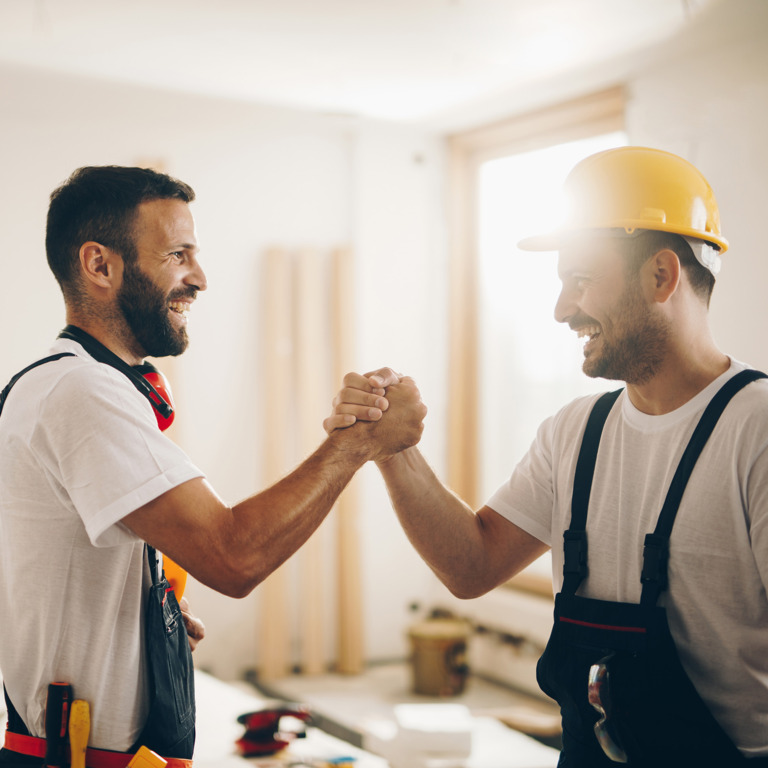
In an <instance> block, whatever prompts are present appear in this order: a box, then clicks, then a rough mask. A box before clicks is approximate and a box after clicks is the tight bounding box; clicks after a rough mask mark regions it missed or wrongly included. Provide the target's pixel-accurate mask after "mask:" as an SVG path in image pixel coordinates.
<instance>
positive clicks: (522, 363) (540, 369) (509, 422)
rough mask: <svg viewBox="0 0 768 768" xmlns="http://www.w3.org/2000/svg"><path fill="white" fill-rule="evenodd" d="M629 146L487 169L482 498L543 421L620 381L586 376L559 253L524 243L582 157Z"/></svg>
mask: <svg viewBox="0 0 768 768" xmlns="http://www.w3.org/2000/svg"><path fill="white" fill-rule="evenodd" d="M626 143H627V142H626V136H625V135H624V133H611V134H606V135H602V136H596V137H593V138H589V139H585V140H581V141H574V142H569V143H567V144H560V145H557V146H553V147H549V148H547V149H542V150H537V151H535V152H527V153H524V154H519V155H512V156H509V157H503V158H500V159H497V160H492V161H489V162H487V163H484V164H483V165H482V166H481V167H480V171H479V178H478V189H479V195H478V205H479V210H478V220H479V243H478V247H479V262H480V350H479V352H480V377H479V379H480V391H481V393H482V395H481V400H482V402H481V403H480V412H481V428H480V433H481V435H480V442H481V446H482V448H481V450H482V462H481V468H480V483H481V491H482V494H481V496H482V498H483V499H486V498H488V496H490V494H491V493H493V491H495V490H496V488H498V487H499V485H501V484H502V483H503V482H504V481H505V480H506V478H507V477H508V476H509V475H510V474H511V472H512V469H513V468H514V466H515V464H516V463H517V462H518V461H519V460H520V459H521V458H522V456H523V455H524V454H525V452H526V451H527V450H528V447H529V445H530V443H531V442H532V440H533V439H534V437H535V435H536V430H537V428H538V425H539V424H540V423H541V421H543V420H544V419H545V418H546V417H547V416H549V415H551V414H553V413H555V412H556V411H557V410H559V409H560V408H561V407H562V406H564V405H565V404H566V403H568V402H569V401H570V400H572V399H574V398H575V397H578V396H580V395H584V394H589V393H591V392H597V391H604V390H606V389H608V388H610V386H611V383H609V382H606V381H605V380H603V379H590V378H588V377H587V376H585V375H584V374H583V373H582V371H581V365H582V362H583V355H582V344H581V342H580V341H578V340H577V338H576V335H575V334H574V333H573V331H571V330H570V329H569V328H568V327H567V326H565V325H562V324H560V323H557V322H556V321H555V319H554V308H555V302H556V300H557V297H558V295H559V291H560V282H559V280H558V278H557V254H556V253H535V252H533V253H532V252H525V251H520V250H518V249H517V247H516V244H517V242H518V241H519V240H521V239H522V238H524V237H527V236H529V235H537V234H542V233H545V232H548V231H550V230H551V229H553V228H554V227H555V226H556V225H557V224H558V223H559V222H560V221H561V220H562V218H563V215H564V203H563V198H562V194H561V190H562V186H563V182H564V180H565V177H566V176H567V174H568V172H569V171H570V170H571V168H573V166H574V165H575V164H576V163H577V162H578V161H579V160H581V159H582V158H584V157H586V156H588V155H591V154H593V153H594V152H599V151H600V150H603V149H609V148H611V147H616V146H623V145H626ZM544 567H545V568H546V567H548V566H546V564H544Z"/></svg>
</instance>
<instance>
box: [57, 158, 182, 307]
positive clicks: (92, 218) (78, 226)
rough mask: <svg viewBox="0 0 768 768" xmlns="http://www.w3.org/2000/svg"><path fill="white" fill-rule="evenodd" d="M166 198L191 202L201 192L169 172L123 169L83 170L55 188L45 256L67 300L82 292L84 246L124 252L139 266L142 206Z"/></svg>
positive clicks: (99, 168)
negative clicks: (78, 284) (137, 225)
mask: <svg viewBox="0 0 768 768" xmlns="http://www.w3.org/2000/svg"><path fill="white" fill-rule="evenodd" d="M166 199H177V200H182V201H183V202H185V203H190V202H192V201H193V200H194V199H195V192H194V190H193V189H192V187H190V186H189V185H188V184H185V183H184V182H183V181H179V180H178V179H174V178H173V177H171V176H168V175H166V174H164V173H158V172H157V171H153V170H151V169H149V168H127V167H123V166H117V165H105V166H86V167H83V168H78V169H77V170H76V171H75V172H74V173H73V174H72V175H71V176H70V177H69V178H68V179H67V180H66V181H65V182H64V183H63V184H62V185H61V186H59V187H58V188H57V189H55V190H54V191H53V192H52V193H51V202H50V206H49V207H48V221H47V226H46V233H45V251H46V256H47V258H48V266H50V268H51V271H52V272H53V274H54V276H55V277H56V280H57V281H58V283H59V285H60V286H61V289H62V291H63V293H64V294H65V296H67V295H68V294H70V295H71V294H72V293H75V294H76V293H77V290H76V288H75V286H74V277H75V275H76V274H77V264H78V262H79V253H80V246H81V245H82V244H83V243H85V242H88V241H89V240H93V241H94V242H97V243H101V244H102V245H104V246H106V247H107V248H110V249H111V250H113V251H115V252H116V253H119V254H120V255H121V256H122V257H123V259H124V260H125V261H126V262H131V261H134V260H135V258H136V252H135V246H134V233H133V226H134V222H135V219H136V214H137V209H138V206H139V205H140V204H141V203H144V202H148V201H151V200H166Z"/></svg>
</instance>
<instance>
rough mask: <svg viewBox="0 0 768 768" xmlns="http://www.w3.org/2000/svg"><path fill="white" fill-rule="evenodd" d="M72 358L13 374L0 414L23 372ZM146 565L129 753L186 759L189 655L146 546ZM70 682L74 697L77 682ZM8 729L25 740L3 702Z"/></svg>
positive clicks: (98, 351) (88, 342) (191, 698)
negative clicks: (142, 720) (136, 708)
mask: <svg viewBox="0 0 768 768" xmlns="http://www.w3.org/2000/svg"><path fill="white" fill-rule="evenodd" d="M61 336H64V337H67V338H71V339H74V340H76V341H78V342H79V343H80V344H82V345H83V347H84V348H85V349H86V350H87V351H88V352H89V353H90V354H91V355H92V356H93V357H94V358H95V359H96V360H98V361H99V362H102V363H106V364H107V365H111V366H113V367H114V368H117V369H118V370H119V371H121V372H122V373H124V374H125V375H126V376H127V377H128V378H129V379H130V380H131V382H132V383H133V384H134V386H136V388H137V389H138V390H139V391H140V392H142V394H144V395H145V396H146V397H147V399H148V400H149V401H150V403H152V405H153V408H157V407H158V400H159V401H160V403H162V405H163V406H165V407H166V408H169V406H168V404H167V403H165V401H164V400H163V399H162V397H160V395H159V394H158V393H157V391H156V390H155V389H154V388H153V387H152V386H151V384H149V382H147V380H146V379H145V378H144V377H143V376H141V374H139V373H137V372H135V371H133V370H132V369H131V367H130V366H129V365H128V364H127V363H125V362H124V361H122V360H120V358H118V357H117V356H116V355H114V354H113V353H112V352H110V350H108V349H107V348H106V347H104V346H103V345H102V344H100V343H99V342H98V341H97V340H96V339H94V338H93V337H91V336H90V335H88V334H87V333H85V332H84V331H82V330H80V329H79V328H75V327H74V326H67V328H66V329H65V330H64V331H63V332H62V333H61ZM71 356H73V355H72V353H71V352H62V353H59V354H56V355H51V356H50V357H46V358H44V359H42V360H38V361H37V362H35V363H33V364H32V365H30V366H28V367H27V368H25V369H24V370H23V371H21V372H20V373H18V374H16V376H14V377H13V378H12V379H11V381H10V382H9V383H8V385H7V386H6V387H5V389H4V390H3V391H2V393H0V412H2V407H3V405H4V403H5V399H6V397H7V396H8V393H9V392H10V390H11V387H13V385H14V384H15V383H16V382H17V381H18V379H19V378H20V377H21V376H22V375H24V374H25V373H27V371H29V370H31V369H33V368H35V367H37V366H38V365H42V364H43V363H49V362H54V361H56V360H58V359H60V358H62V357H71ZM145 555H146V562H147V566H148V567H149V570H150V573H151V576H152V586H151V587H150V590H149V596H148V598H147V604H146V609H145V616H144V618H145V640H146V651H147V665H148V671H149V675H148V683H149V714H148V716H147V721H146V724H145V726H144V729H143V730H142V733H141V735H140V737H139V739H138V740H137V741H136V744H135V745H134V746H133V748H132V749H131V752H135V751H136V750H138V748H139V747H140V746H146V747H148V748H149V749H151V750H153V751H154V752H157V753H158V754H159V755H162V756H163V757H166V758H170V757H175V758H183V759H191V758H192V753H193V750H194V746H195V688H194V668H193V662H192V652H191V650H190V647H189V639H188V637H187V630H186V627H185V626H184V618H183V616H182V614H181V609H180V608H179V604H178V602H177V600H176V596H175V594H174V592H173V589H172V588H171V585H170V584H169V583H168V580H167V579H166V578H165V573H164V572H163V571H162V570H161V569H159V568H158V566H157V563H158V559H157V554H156V552H155V550H154V549H153V548H152V547H149V546H145ZM67 682H69V683H71V685H72V687H73V689H74V692H75V695H77V680H70V681H67ZM5 698H6V701H7V705H8V729H9V730H11V731H14V732H16V733H21V734H23V735H29V731H28V730H27V728H26V726H25V724H24V722H23V721H22V719H21V717H20V716H19V715H18V713H17V711H16V709H15V708H14V706H13V702H11V701H10V700H9V698H8V695H7V693H6V694H5Z"/></svg>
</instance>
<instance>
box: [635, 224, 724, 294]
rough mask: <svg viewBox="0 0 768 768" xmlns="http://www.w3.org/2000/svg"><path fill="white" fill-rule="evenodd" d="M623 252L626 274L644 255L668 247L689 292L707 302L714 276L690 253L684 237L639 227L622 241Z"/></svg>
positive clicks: (690, 250)
mask: <svg viewBox="0 0 768 768" xmlns="http://www.w3.org/2000/svg"><path fill="white" fill-rule="evenodd" d="M624 242H625V244H626V245H625V248H624V250H625V253H626V255H627V256H628V260H627V264H628V267H629V269H630V273H629V274H636V273H637V272H639V271H640V268H641V267H642V266H643V264H645V262H646V261H648V259H650V258H651V256H653V255H654V254H656V253H658V252H659V251H662V250H664V249H665V248H668V249H669V250H670V251H673V252H674V253H675V254H677V258H678V259H680V266H681V267H682V268H683V270H684V272H685V274H686V275H687V277H688V282H689V283H690V284H691V288H692V289H693V292H694V293H695V294H696V295H697V296H698V297H699V298H700V299H701V300H702V301H703V302H704V303H705V304H706V305H707V307H708V306H709V301H710V299H711V298H712V291H713V289H714V287H715V276H714V275H713V274H712V272H710V271H709V270H708V269H707V268H706V267H705V266H704V265H703V264H701V263H699V261H698V260H697V259H696V257H695V256H694V255H693V249H692V248H691V246H690V245H689V243H688V241H687V240H686V239H685V238H684V237H683V236H682V235H678V234H676V233H674V232H661V231H657V230H643V231H642V232H640V233H639V234H638V235H637V236H635V237H629V238H627V239H626V240H625V241H624Z"/></svg>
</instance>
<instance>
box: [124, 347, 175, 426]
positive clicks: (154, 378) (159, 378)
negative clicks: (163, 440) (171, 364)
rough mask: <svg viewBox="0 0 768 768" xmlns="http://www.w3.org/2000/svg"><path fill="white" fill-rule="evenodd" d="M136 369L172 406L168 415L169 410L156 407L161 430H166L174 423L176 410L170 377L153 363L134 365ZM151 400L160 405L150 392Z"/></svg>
mask: <svg viewBox="0 0 768 768" xmlns="http://www.w3.org/2000/svg"><path fill="white" fill-rule="evenodd" d="M133 370H134V371H138V372H139V373H140V374H141V375H142V376H143V377H144V378H145V379H146V380H147V381H148V382H149V383H150V384H151V385H152V387H153V389H154V391H155V392H156V393H157V394H158V395H159V396H160V399H161V400H162V401H163V402H165V403H167V404H168V405H169V406H170V407H171V412H170V414H168V415H165V414H166V413H167V410H165V409H160V408H157V407H155V409H154V410H155V416H156V417H157V426H158V427H160V431H161V432H165V430H166V429H168V427H170V426H171V424H173V418H174V416H175V414H176V412H175V411H174V410H173V408H174V405H173V395H172V394H171V385H170V384H169V383H168V379H166V378H165V376H163V374H162V373H160V371H158V370H157V368H155V366H154V365H152V363H148V362H146V361H145V362H143V363H142V364H141V365H134V366H133ZM149 401H150V402H151V403H152V405H153V406H157V405H159V403H157V402H155V398H154V397H153V396H152V393H150V394H149Z"/></svg>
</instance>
